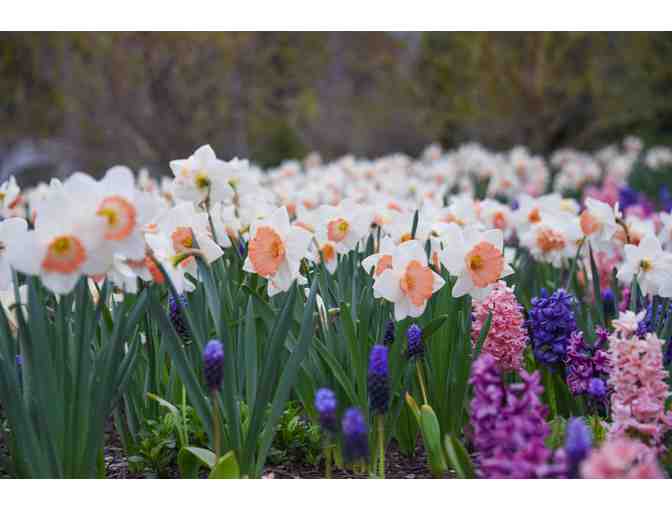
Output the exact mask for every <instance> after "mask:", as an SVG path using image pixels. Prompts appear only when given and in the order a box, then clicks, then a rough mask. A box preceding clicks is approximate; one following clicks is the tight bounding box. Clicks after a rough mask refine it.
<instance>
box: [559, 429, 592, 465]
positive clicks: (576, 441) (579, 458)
mask: <svg viewBox="0 0 672 510" xmlns="http://www.w3.org/2000/svg"><path fill="white" fill-rule="evenodd" d="M592 445H593V434H592V433H591V431H590V429H589V428H588V425H586V422H585V421H583V419H582V418H576V417H574V418H571V419H570V420H569V422H568V423H567V429H566V432H565V455H566V458H567V468H568V474H569V476H571V477H576V476H577V475H578V473H579V466H580V465H581V462H583V460H584V459H585V458H586V457H587V456H588V454H589V453H590V450H591V448H592Z"/></svg>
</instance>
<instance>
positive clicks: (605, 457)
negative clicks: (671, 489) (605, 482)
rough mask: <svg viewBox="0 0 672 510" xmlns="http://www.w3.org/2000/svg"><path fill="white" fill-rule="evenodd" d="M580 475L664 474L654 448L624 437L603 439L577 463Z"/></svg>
mask: <svg viewBox="0 0 672 510" xmlns="http://www.w3.org/2000/svg"><path fill="white" fill-rule="evenodd" d="M580 473H581V478H611V479H624V478H634V479H641V478H664V475H663V472H662V470H661V469H660V466H659V465H658V462H657V460H656V453H655V450H653V449H652V448H649V447H648V446H646V445H645V444H643V443H641V442H639V441H635V440H632V439H627V438H623V437H621V438H616V439H609V440H607V441H606V442H605V443H604V444H603V445H602V446H601V447H600V448H599V449H597V450H593V451H592V452H591V453H590V455H589V456H588V458H587V459H586V460H585V461H584V462H583V463H582V464H581V468H580Z"/></svg>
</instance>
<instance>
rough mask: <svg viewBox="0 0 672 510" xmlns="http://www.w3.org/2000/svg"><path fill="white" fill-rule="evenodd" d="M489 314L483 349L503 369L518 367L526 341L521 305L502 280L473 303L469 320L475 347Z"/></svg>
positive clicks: (521, 361)
mask: <svg viewBox="0 0 672 510" xmlns="http://www.w3.org/2000/svg"><path fill="white" fill-rule="evenodd" d="M490 313H491V314H492V319H491V322H490V330H489V331H488V336H487V337H486V338H485V341H484V343H483V348H482V352H487V353H489V354H491V355H492V356H493V357H494V358H495V359H496V360H497V365H498V366H499V367H500V368H501V369H502V370H519V369H520V368H521V366H522V364H523V351H524V350H525V346H526V345H527V342H528V336H527V330H526V328H525V319H524V316H523V308H522V306H521V305H520V304H519V303H518V301H517V300H516V296H515V294H514V292H513V289H512V288H511V287H508V286H507V285H506V283H504V282H503V281H500V282H497V283H496V284H495V285H494V288H493V289H492V291H491V292H490V294H489V295H488V297H486V298H485V299H483V300H481V301H475V302H474V308H473V314H472V319H473V320H472V323H471V324H472V325H471V340H472V344H473V345H474V346H475V345H476V342H478V339H479V338H480V334H481V330H482V328H483V326H484V325H485V322H486V321H487V319H488V315H489V314H490Z"/></svg>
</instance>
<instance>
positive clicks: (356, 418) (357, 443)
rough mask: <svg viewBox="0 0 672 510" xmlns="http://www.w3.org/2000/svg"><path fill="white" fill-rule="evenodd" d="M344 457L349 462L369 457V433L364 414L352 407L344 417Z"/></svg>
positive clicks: (342, 424)
mask: <svg viewBox="0 0 672 510" xmlns="http://www.w3.org/2000/svg"><path fill="white" fill-rule="evenodd" d="M341 428H342V430H343V455H344V456H345V458H346V459H347V460H348V462H353V461H356V460H360V459H366V458H368V456H369V431H368V427H367V425H366V421H365V420H364V416H363V415H362V412H361V411H360V410H359V409H357V408H356V407H351V408H350V409H348V410H347V411H345V414H344V415H343V420H342V421H341Z"/></svg>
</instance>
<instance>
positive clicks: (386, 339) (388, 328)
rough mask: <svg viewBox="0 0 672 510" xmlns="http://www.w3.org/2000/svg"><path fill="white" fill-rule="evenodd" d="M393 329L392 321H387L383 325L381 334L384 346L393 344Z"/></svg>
mask: <svg viewBox="0 0 672 510" xmlns="http://www.w3.org/2000/svg"><path fill="white" fill-rule="evenodd" d="M394 328H395V324H394V321H393V320H389V321H387V322H386V323H385V332H384V333H383V343H384V344H385V345H388V346H389V345H392V344H393V343H394Z"/></svg>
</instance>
